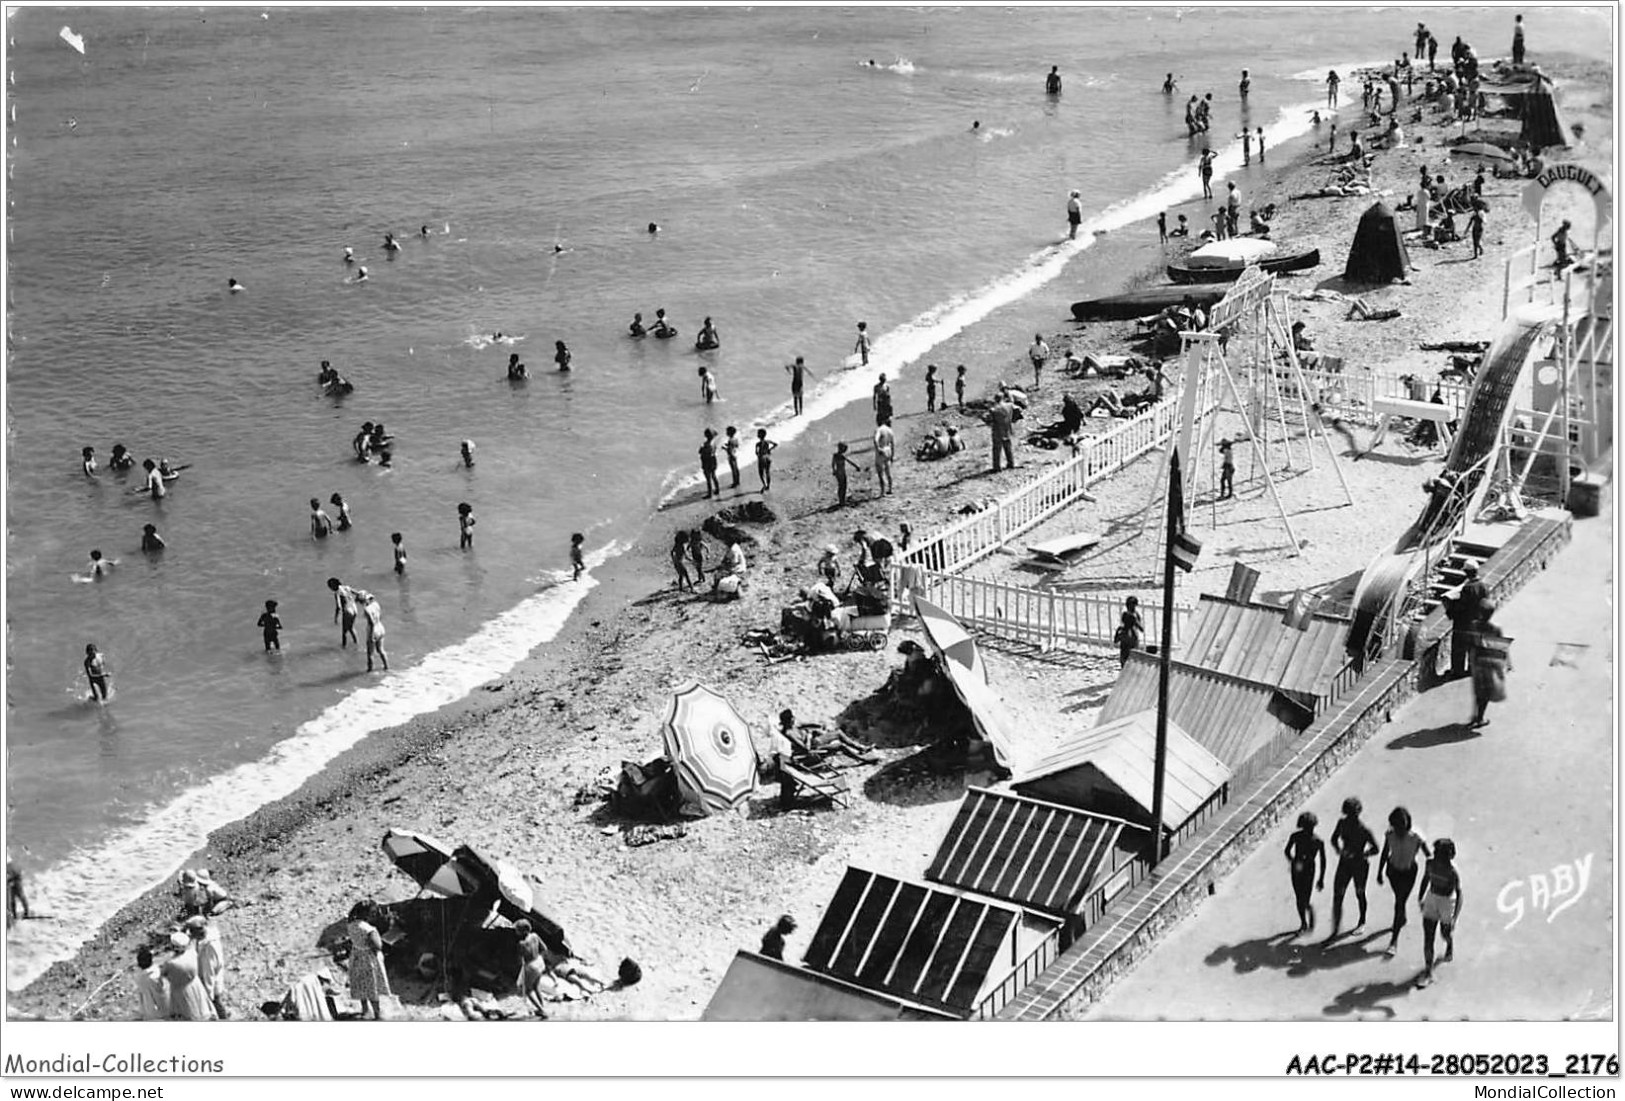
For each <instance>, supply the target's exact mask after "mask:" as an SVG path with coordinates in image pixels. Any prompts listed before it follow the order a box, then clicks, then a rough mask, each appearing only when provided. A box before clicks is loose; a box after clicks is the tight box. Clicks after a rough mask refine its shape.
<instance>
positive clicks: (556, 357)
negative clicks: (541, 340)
mask: <svg viewBox="0 0 1625 1101" xmlns="http://www.w3.org/2000/svg"><path fill="white" fill-rule="evenodd" d="M553 362H554V363H557V364H558V365H559V370H561V371H568V370H569V369H570V349H569V348H567V347H565V345H564V341H562V340H555V341H554V342H553Z"/></svg>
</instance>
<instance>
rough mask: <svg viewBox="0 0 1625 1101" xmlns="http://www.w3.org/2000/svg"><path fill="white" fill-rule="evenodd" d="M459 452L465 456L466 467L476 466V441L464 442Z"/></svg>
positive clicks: (464, 463)
mask: <svg viewBox="0 0 1625 1101" xmlns="http://www.w3.org/2000/svg"><path fill="white" fill-rule="evenodd" d="M458 452H459V453H460V454H461V455H462V456H463V465H464V466H465V467H469V466H473V465H474V441H473V440H464V441H463V442H462V445H461V446H460V447H459V448H458Z"/></svg>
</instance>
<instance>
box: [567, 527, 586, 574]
mask: <svg viewBox="0 0 1625 1101" xmlns="http://www.w3.org/2000/svg"><path fill="white" fill-rule="evenodd" d="M586 539H587V537H586V536H585V535H582V534H581V533H580V532H579V531H578V532H576V533H575V534H574V535H572V536H570V568H571V570H572V574H571V577H570V580H571V581H580V580H581V574H582V572H583V571H585V570H586V568H587V560H586V559H585V558H583V557H582V555H581V544H582V543H584V542H586Z"/></svg>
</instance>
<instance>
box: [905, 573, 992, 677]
mask: <svg viewBox="0 0 1625 1101" xmlns="http://www.w3.org/2000/svg"><path fill="white" fill-rule="evenodd" d="M914 614H915V615H916V616H918V617H919V620H920V626H921V627H922V628H923V629H924V630H925V639H926V641H927V642H929V643H930V644H931V648H932V649H933V650H935V651H936V652H937V653H938V654H940V655H941V656H942V660H943V661H946V662H952V663H953V664H955V665H958V666H959V667H960V668H962V669H964V670H965V671H966V672H968V673H970V674H971V675H972V676H973V677H975V678H976V679H977V680H979V681H981V682H982V683H983V684H986V683H987V666H986V665H984V664H982V654H981V652H980V651H979V650H977V648H976V639H975V637H973V636H972V635H971V633H970V632H969V631H967V630H966V629H965V625H964V624H963V623H961V622H959V620H957V619H955V618H954V617H953V616H951V615H949V614H948V613H947V612H946V611H944V610H943V609H941V608H939V607H937V606H936V605H935V604H933V603H931V602H930V601H929V600H926V599H925V598H924V597H922V596H920V595H918V594H915V597H914Z"/></svg>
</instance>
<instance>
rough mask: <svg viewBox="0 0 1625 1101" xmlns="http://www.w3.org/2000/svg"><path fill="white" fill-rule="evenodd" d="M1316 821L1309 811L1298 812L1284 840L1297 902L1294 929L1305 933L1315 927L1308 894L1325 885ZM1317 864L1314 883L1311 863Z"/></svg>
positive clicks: (1323, 851)
mask: <svg viewBox="0 0 1625 1101" xmlns="http://www.w3.org/2000/svg"><path fill="white" fill-rule="evenodd" d="M1319 824H1320V819H1318V818H1316V817H1315V816H1314V814H1313V813H1312V812H1310V811H1304V812H1303V813H1302V814H1300V815H1298V828H1297V830H1295V831H1294V832H1293V834H1292V836H1291V837H1289V838H1287V841H1286V849H1285V852H1286V859H1287V863H1288V864H1289V865H1290V867H1291V869H1292V894H1293V896H1294V897H1295V898H1296V899H1297V904H1298V932H1299V933H1308V932H1310V931H1312V930H1313V929H1314V927H1315V908H1314V906H1313V905H1312V904H1311V902H1310V897H1311V896H1312V894H1313V892H1315V891H1324V890H1325V889H1326V843H1325V842H1324V841H1322V840H1321V839H1320V838H1319V837H1316V836H1315V827H1316V826H1317V825H1319ZM1317 862H1318V863H1319V865H1320V885H1319V886H1316V885H1315V865H1316V863H1317Z"/></svg>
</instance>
